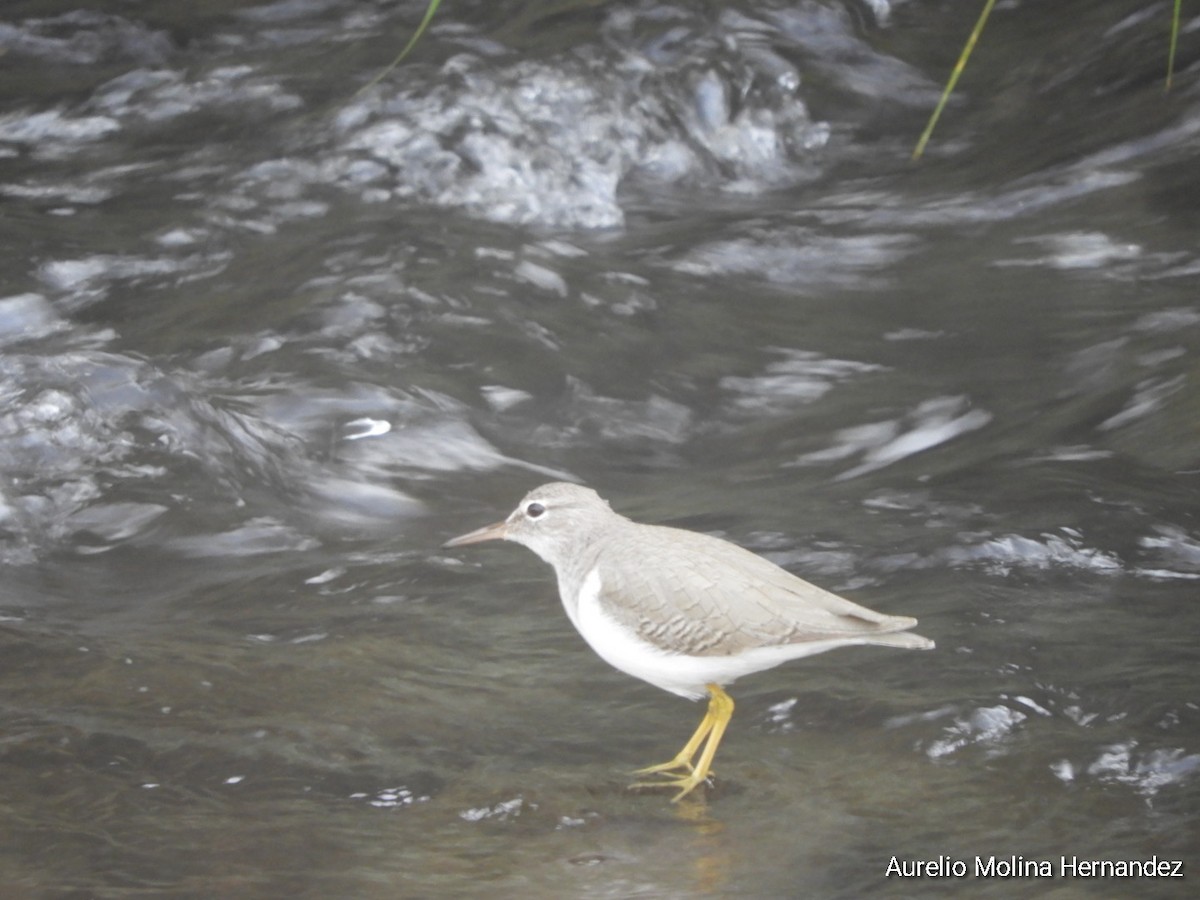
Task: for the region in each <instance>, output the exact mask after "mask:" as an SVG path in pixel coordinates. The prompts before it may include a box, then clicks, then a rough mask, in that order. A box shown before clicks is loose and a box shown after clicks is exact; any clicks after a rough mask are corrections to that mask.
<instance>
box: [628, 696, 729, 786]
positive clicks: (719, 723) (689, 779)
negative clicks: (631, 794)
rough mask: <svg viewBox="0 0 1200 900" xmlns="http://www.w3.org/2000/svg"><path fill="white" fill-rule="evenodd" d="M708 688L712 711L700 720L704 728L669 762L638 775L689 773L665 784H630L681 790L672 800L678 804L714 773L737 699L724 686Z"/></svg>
mask: <svg viewBox="0 0 1200 900" xmlns="http://www.w3.org/2000/svg"><path fill="white" fill-rule="evenodd" d="M707 687H708V710H707V711H706V712H705V714H704V718H703V719H702V720H701V721H700V727H699V728H697V729H696V732H695V734H693V735H692V737H691V739H690V740H689V741H688V742H687V743H686V744H685V745H684V747H683V749H682V750H680V751H679V753H678V754H677V755H676V757H675V758H674V759H673V760H671V761H670V762H669V763H664V764H662V765H661V766H651V767H649V768H647V769H640V770H639V771H638V773H637V774H653V773H665V772H672V771H674V770H677V769H686V770H687V772H686V774H682V773H681V774H679V775H674V776H668V777H666V778H664V779H663V780H661V781H653V782H645V783H638V784H633V785H630V786H631V787H672V788H679V789H680V790H679V793H678V794H676V795H675V796H674V797H673V798H672V802H676V801H678V800H679V799H680V798H681V797H684V796H685V795H687V794H688V793H690V792H691V791H692V790H694V789H695V787H696V785H698V784H700V783H702V782H703V781H704V780H705V779H707V778H708V775H709V772H710V771H711V770H712V761H713V757H714V756H715V755H716V753H717V747H718V745H720V743H721V738H722V737H723V736H724V734H725V728H726V726H728V725H729V720H730V719H731V718H732V717H733V698H732V697H730V696H729V695H728V694H727V693H725V691H723V690H722V689H721V687H720V685H716V684H710V685H707ZM706 739H707V740H706ZM701 743H703V744H704V750H703V751H701V753H700V759H699V761H698V763H697V764H696V766H695V767H693V766H692V757H693V756H695V755H696V750H697V749H699V747H700V744H701Z"/></svg>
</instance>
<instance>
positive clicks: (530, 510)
mask: <svg viewBox="0 0 1200 900" xmlns="http://www.w3.org/2000/svg"><path fill="white" fill-rule="evenodd" d="M545 511H546V507H544V506H542V504H540V503H530V504H529V505H528V506H527V507H525V515H527V516H529V518H531V519H536V518H537V517H538V516H540V515H541V514H542V513H544V512H545Z"/></svg>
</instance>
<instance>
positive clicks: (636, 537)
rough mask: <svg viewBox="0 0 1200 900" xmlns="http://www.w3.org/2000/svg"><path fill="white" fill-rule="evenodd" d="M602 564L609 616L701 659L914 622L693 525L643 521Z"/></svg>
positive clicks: (882, 631) (885, 629) (603, 596)
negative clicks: (818, 583)
mask: <svg viewBox="0 0 1200 900" xmlns="http://www.w3.org/2000/svg"><path fill="white" fill-rule="evenodd" d="M597 565H598V567H599V574H600V581H601V591H600V598H599V599H600V603H601V606H602V608H603V609H604V611H605V612H606V613H607V614H608V615H610V616H611V617H612V618H613V619H615V620H616V621H617V622H618V623H619V624H621V625H623V626H624V627H626V628H628V629H630V630H632V631H634V632H636V633H637V634H638V635H639V636H640V637H641V638H642V639H643V640H645V641H647V642H649V643H651V644H654V645H655V646H659V647H663V648H664V649H671V650H673V651H675V652H679V651H680V650H682V651H683V652H686V653H689V654H692V655H696V656H717V655H728V654H734V653H738V652H741V651H743V650H747V649H750V648H752V647H762V646H769V645H783V644H795V643H805V642H810V641H826V640H837V639H843V638H844V639H853V638H856V637H869V636H870V635H877V634H887V633H889V632H895V631H902V630H903V629H905V628H910V627H912V626H913V625H915V624H916V620H914V619H910V618H907V617H904V616H885V615H883V614H881V613H877V612H875V611H873V610H870V609H867V608H866V607H863V606H859V605H858V604H857V603H852V602H850V601H849V600H846V599H845V598H843V597H839V596H838V595H837V594H833V593H831V592H829V591H826V590H824V589H822V588H819V587H817V586H816V585H814V584H809V583H808V582H807V581H804V580H803V579H800V578H798V577H796V576H795V575H792V574H791V573H790V572H787V571H786V570H784V569H781V568H780V567H779V566H777V565H775V564H774V563H772V562H769V561H768V560H765V559H763V558H762V557H760V556H756V555H755V554H753V553H751V552H750V551H748V550H744V549H742V548H740V547H738V546H736V545H735V544H730V543H728V542H727V541H722V540H720V539H718V538H714V537H710V536H708V535H704V534H699V533H697V532H693V531H683V530H680V529H675V528H664V527H659V526H651V525H640V526H637V527H636V528H632V529H629V530H628V531H627V533H626V534H625V535H623V536H622V537H621V538H620V539H619V540H617V541H614V542H612V543H611V544H610V545H609V546H608V547H607V548H606V552H605V553H603V554H602V555H601V556H600V558H599V559H597Z"/></svg>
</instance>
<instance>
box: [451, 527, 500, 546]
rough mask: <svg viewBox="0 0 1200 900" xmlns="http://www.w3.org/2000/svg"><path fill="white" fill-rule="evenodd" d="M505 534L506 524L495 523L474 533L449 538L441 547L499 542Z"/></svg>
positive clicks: (477, 529)
mask: <svg viewBox="0 0 1200 900" xmlns="http://www.w3.org/2000/svg"><path fill="white" fill-rule="evenodd" d="M507 532H508V523H507V522H496V523H495V524H493V525H484V526H483V527H482V528H476V529H475V530H474V531H469V532H467V533H466V534H460V535H459V536H458V537H456V538H450V540H448V541H446V543H444V544H442V546H443V547H461V546H462V545H463V544H478V543H479V542H480V541H500V540H503V539H504V536H505V535H506V534H507Z"/></svg>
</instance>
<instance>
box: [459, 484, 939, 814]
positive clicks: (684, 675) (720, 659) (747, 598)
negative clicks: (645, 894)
mask: <svg viewBox="0 0 1200 900" xmlns="http://www.w3.org/2000/svg"><path fill="white" fill-rule="evenodd" d="M492 540H505V541H513V542H515V543H518V544H522V545H523V546H525V547H528V548H529V549H530V550H532V551H533V552H534V553H535V554H537V555H538V556H539V557H541V559H542V560H544V561H545V562H547V563H549V564H550V566H551V567H553V569H554V572H555V575H556V577H557V580H558V592H559V595H560V597H561V599H562V604H563V608H564V609H565V610H566V613H567V618H568V619H570V620H571V624H572V625H574V626H575V628H576V630H577V631H578V632H579V633H580V635H582V637H583V639H584V640H585V641H586V642H587V643H588V644H589V645H590V646H591V648H592V649H593V650H594V651H595V652H596V653H597V654H598V655H599V656H600V657H601V658H602V659H604V660H605V661H606V662H608V663H609V664H611V665H612V666H614V667H615V668H617V669H619V670H621V671H622V672H625V673H627V674H629V675H632V676H633V677H635V678H640V679H641V680H643V681H646V682H648V683H650V684H652V685H654V686H655V687H658V688H661V689H662V690H665V691H669V692H670V693H672V694H676V695H678V696H681V697H686V698H688V699H689V700H701V699H703V698H704V697H705V696H707V697H708V706H707V708H706V711H705V713H704V717H703V718H702V719H701V720H700V724H699V726H698V727H697V728H696V730H695V732H694V733H693V734H692V736H691V737H690V738H689V739H688V741H687V743H685V744H684V745H683V748H682V749H681V750H680V751H679V752H678V753H677V754H676V755H675V756H674V757H672V758H671V759H670V760H668V761H667V762H665V763H661V764H659V765H653V766H647V767H646V768H643V769H638V770H636V771H635V772H634V775H635V776H636V777H638V778H640V779H649V780H639V781H636V782H634V783H633V784H632V785H630V787H631V788H669V789H675V790H677V791H678V793H676V794H675V796H674V797H673V801H675V802H677V801H679V800H680V799H682V798H683V797H685V796H686V795H688V794H689V793H691V792H692V791H693V790H694V789H695V788H696V787H697V786H699V785H700V784H704V783H707V782H708V780H709V776H710V774H711V770H712V761H713V757H714V755H715V754H716V752H717V747H718V746H719V745H720V743H721V738H722V737H723V736H724V734H725V729H726V727H727V726H728V724H729V721H730V718H731V717H732V716H733V709H734V704H733V699H732V698H731V697H730V696H729V694H728V693H726V691H725V688H726V687H727V686H729V685H730V684H732V683H733V682H734V681H736V680H737V679H738V678H741V677H742V676H744V675H750V674H752V673H754V672H760V671H763V670H765V669H770V668H773V667H775V666H777V665H779V664H781V663H784V662H787V661H789V660H793V659H799V658H801V657H805V656H811V655H813V654H816V653H823V652H825V651H826V650H833V649H834V648H837V647H848V646H853V645H858V644H879V645H883V646H887V647H902V648H908V649H919V650H929V649H932V648H933V647H934V642H933V641H931V640H930V639H929V638H925V637H922V636H920V635H918V634H914V633H912V632H911V631H909V630H908V629H910V628H912V627H913V626H915V625H916V624H917V620H916V619H913V618H909V617H907V616H888V615H884V614H882V613H878V612H875V611H873V610H870V609H867V608H866V607H864V606H859V605H858V604H857V603H852V602H851V601H849V600H846V599H845V598H843V597H840V596H838V595H837V594H834V593H831V592H830V591H827V590H824V589H823V588H820V587H817V586H816V585H814V584H811V583H809V582H807V581H805V580H803V579H802V578H799V577H797V576H796V575H793V574H792V573H790V572H788V571H787V570H785V569H783V568H781V567H779V566H777V565H775V564H774V563H772V562H770V561H769V560H766V559H764V558H763V557H761V556H758V555H756V554H754V553H752V552H750V551H749V550H746V549H744V548H742V547H739V546H738V545H736V544H733V543H731V542H729V541H726V540H722V539H721V538H717V537H713V536H712V535H707V534H703V533H700V532H696V531H688V530H685V529H681V528H672V527H668V526H663V525H645V524H641V523H639V522H634V521H633V520H631V519H628V518H626V517H625V516H623V515H621V514H620V513H617V512H616V511H614V510H613V509H612V507H611V506H610V505H609V504H608V502H607V501H606V500H604V499H602V498H601V497H600V495H599V494H597V493H596V491H594V490H592V489H591V488H588V487H584V486H582V485H578V484H571V483H569V482H551V483H550V484H544V485H542V486H541V487H538V488H535V489H534V490H532V491H530V492H529V493H528V494H526V495H525V497H524V498H523V499H522V500H521V502H520V503H519V504H518V505H517V508H516V509H515V510H513V512H512V513H511V514H510V515H509V516H508V517H507V518H506V519H504V520H503V521H500V522H496V523H494V524H492V525H487V526H484V527H483V528H478V529H476V530H475V531H471V532H468V533H467V534H463V535H460V536H458V537H455V538H452V539H450V540H449V541H447V542H446V543H445V544H444V545H443V546H444V547H462V546H465V545H468V544H476V543H480V542H483V541H492Z"/></svg>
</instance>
